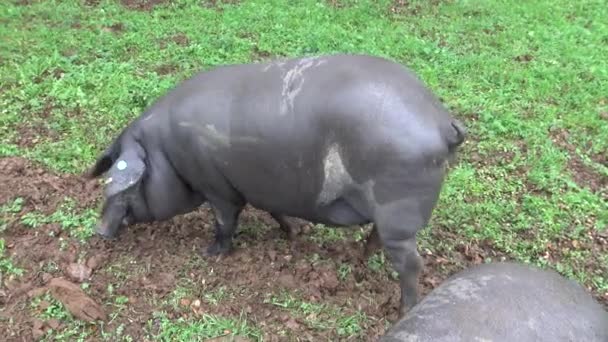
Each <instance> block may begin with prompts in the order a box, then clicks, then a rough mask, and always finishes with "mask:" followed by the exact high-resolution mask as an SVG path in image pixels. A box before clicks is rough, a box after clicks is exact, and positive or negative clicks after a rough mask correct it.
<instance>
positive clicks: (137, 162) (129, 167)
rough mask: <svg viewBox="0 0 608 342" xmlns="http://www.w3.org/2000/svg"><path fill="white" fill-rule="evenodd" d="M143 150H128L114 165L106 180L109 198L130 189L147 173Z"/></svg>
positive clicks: (106, 192) (106, 191)
mask: <svg viewBox="0 0 608 342" xmlns="http://www.w3.org/2000/svg"><path fill="white" fill-rule="evenodd" d="M144 159H145V154H144V152H143V149H134V148H133V149H131V148H130V149H127V150H125V151H124V152H123V153H121V154H120V155H119V156H118V158H117V159H116V161H115V162H114V163H113V164H112V166H111V168H110V171H109V172H108V178H107V179H106V184H107V186H106V189H105V194H106V196H107V197H111V196H114V195H116V194H118V193H120V192H123V191H125V190H128V189H130V188H131V187H133V186H135V185H137V183H139V182H140V181H141V180H142V178H143V176H144V174H145V171H146V163H145V162H144Z"/></svg>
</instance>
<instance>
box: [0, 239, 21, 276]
mask: <svg viewBox="0 0 608 342" xmlns="http://www.w3.org/2000/svg"><path fill="white" fill-rule="evenodd" d="M5 244H6V242H5V241H4V239H0V275H1V276H0V278H3V277H4V276H7V275H8V276H17V277H20V276H22V275H23V274H24V272H25V271H24V270H23V269H22V268H20V267H17V266H15V264H14V263H13V261H12V260H11V258H10V257H8V256H6V255H5V253H6V246H5Z"/></svg>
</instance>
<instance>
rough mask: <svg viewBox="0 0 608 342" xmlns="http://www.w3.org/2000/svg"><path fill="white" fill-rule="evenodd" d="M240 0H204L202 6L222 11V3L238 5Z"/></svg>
mask: <svg viewBox="0 0 608 342" xmlns="http://www.w3.org/2000/svg"><path fill="white" fill-rule="evenodd" d="M240 2H241V0H204V1H202V2H201V6H203V7H205V8H210V9H215V10H219V11H221V9H222V8H221V6H220V5H222V4H230V5H238V4H239V3H240Z"/></svg>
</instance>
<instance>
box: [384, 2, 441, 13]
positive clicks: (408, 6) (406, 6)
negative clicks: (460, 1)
mask: <svg viewBox="0 0 608 342" xmlns="http://www.w3.org/2000/svg"><path fill="white" fill-rule="evenodd" d="M444 2H448V0H429V1H427V2H424V3H423V4H420V3H414V4H412V3H411V2H410V1H409V0H393V1H392V3H391V4H390V6H389V8H388V10H389V13H390V14H391V15H400V14H406V15H414V16H415V15H419V14H420V11H421V10H422V8H423V7H427V6H430V7H431V8H435V7H437V6H439V5H440V4H442V3H444Z"/></svg>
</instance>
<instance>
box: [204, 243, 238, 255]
mask: <svg viewBox="0 0 608 342" xmlns="http://www.w3.org/2000/svg"><path fill="white" fill-rule="evenodd" d="M231 251H232V247H231V246H230V245H229V244H221V243H219V242H214V243H213V244H212V245H211V246H209V247H207V249H206V250H205V252H204V253H203V254H204V255H205V256H207V257H214V256H219V255H227V254H228V253H230V252H231Z"/></svg>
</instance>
